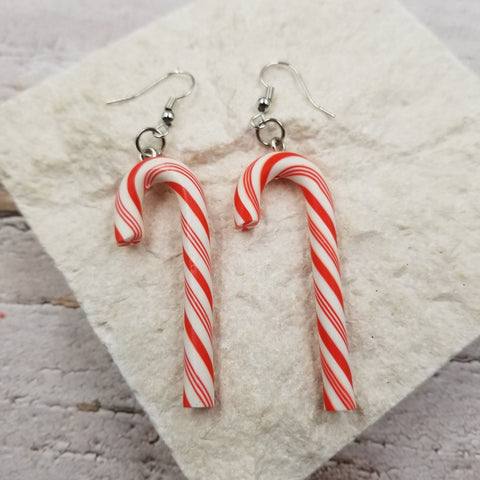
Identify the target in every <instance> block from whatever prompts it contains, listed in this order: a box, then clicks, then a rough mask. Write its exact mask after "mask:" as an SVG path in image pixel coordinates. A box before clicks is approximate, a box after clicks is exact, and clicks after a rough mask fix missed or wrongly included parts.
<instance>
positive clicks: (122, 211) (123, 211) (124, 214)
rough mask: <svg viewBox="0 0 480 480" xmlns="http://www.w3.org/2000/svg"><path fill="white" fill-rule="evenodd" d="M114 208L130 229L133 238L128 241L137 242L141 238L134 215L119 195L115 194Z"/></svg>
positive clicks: (140, 230)
mask: <svg viewBox="0 0 480 480" xmlns="http://www.w3.org/2000/svg"><path fill="white" fill-rule="evenodd" d="M115 208H116V209H117V213H118V215H119V216H120V218H121V219H122V220H123V221H124V222H125V224H126V225H127V226H128V227H129V228H130V230H131V231H132V234H133V238H132V240H130V242H128V243H138V242H139V241H140V239H141V238H142V229H141V227H140V225H139V223H138V221H137V220H136V219H135V217H134V216H133V215H132V214H131V213H130V211H129V210H128V209H127V208H126V207H125V205H124V203H123V201H122V198H121V196H120V195H117V198H116V200H115ZM140 216H141V214H140Z"/></svg>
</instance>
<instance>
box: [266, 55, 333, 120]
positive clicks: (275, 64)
mask: <svg viewBox="0 0 480 480" xmlns="http://www.w3.org/2000/svg"><path fill="white" fill-rule="evenodd" d="M272 67H285V68H287V69H288V70H290V71H291V72H292V73H293V74H294V76H295V79H296V80H297V83H298V85H299V87H300V88H301V89H302V91H303V93H304V95H305V97H307V99H308V101H309V102H310V103H311V104H312V105H313V107H314V108H316V109H317V110H320V111H321V112H323V113H325V114H326V115H328V116H329V117H332V118H334V117H335V114H334V113H332V112H329V111H328V110H327V109H326V108H324V107H322V106H321V105H319V104H318V103H317V102H315V100H314V99H313V97H312V95H311V94H310V92H309V90H308V88H307V85H306V84H305V81H304V80H303V78H302V76H301V75H300V72H299V71H298V70H297V69H296V68H295V67H294V66H293V65H292V64H290V63H288V62H284V61H278V62H272V63H269V64H267V65H265V66H264V67H263V68H262V70H261V71H260V76H259V78H260V82H261V84H262V85H263V86H264V87H266V89H267V90H266V93H265V96H264V97H262V98H260V100H259V110H260V111H262V112H264V111H266V110H267V109H268V107H269V106H270V103H271V101H272V96H273V90H274V89H273V86H272V85H270V84H268V83H267V82H266V81H265V79H264V78H263V77H264V75H265V72H266V71H267V70H268V69H269V68H272ZM260 104H261V105H262V108H263V110H262V109H260Z"/></svg>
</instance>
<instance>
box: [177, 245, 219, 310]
mask: <svg viewBox="0 0 480 480" xmlns="http://www.w3.org/2000/svg"><path fill="white" fill-rule="evenodd" d="M183 260H184V261H185V265H186V266H187V268H188V270H189V271H190V273H191V274H192V275H193V278H194V279H195V280H196V281H197V283H198V284H199V285H200V287H201V288H202V290H203V292H204V293H205V295H206V296H207V298H208V303H209V304H210V307H212V306H213V300H212V292H211V290H210V285H209V284H208V282H207V281H206V280H205V277H204V276H203V275H202V272H201V271H200V270H199V269H198V268H197V266H196V265H195V264H194V263H193V261H192V259H191V258H190V257H189V256H188V253H187V252H186V251H185V249H183Z"/></svg>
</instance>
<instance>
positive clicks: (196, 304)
mask: <svg viewBox="0 0 480 480" xmlns="http://www.w3.org/2000/svg"><path fill="white" fill-rule="evenodd" d="M185 295H186V297H187V300H188V301H189V303H190V306H191V307H192V308H193V310H194V312H195V314H196V315H197V317H198V319H199V320H200V322H202V325H203V328H204V329H205V331H206V332H207V334H208V337H209V338H210V341H212V323H211V322H210V317H209V315H208V314H207V312H205V309H204V308H203V305H202V304H201V302H200V301H199V300H198V298H197V296H196V295H195V293H194V292H193V290H192V288H191V287H190V285H189V284H188V282H187V281H186V280H185Z"/></svg>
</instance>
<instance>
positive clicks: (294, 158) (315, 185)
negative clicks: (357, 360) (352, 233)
mask: <svg viewBox="0 0 480 480" xmlns="http://www.w3.org/2000/svg"><path fill="white" fill-rule="evenodd" d="M278 178H288V179H289V180H292V181H293V182H295V183H296V184H297V185H299V186H300V188H301V189H302V191H303V195H304V197H305V201H306V204H307V214H308V227H309V232H310V251H311V256H312V264H313V283H314V290H315V301H316V302H315V303H316V312H317V328H318V334H319V340H320V358H321V365H322V372H323V394H324V395H323V399H324V405H325V409H326V410H352V409H354V408H355V400H354V394H353V385H352V375H351V372H350V365H349V359H348V343H347V333H346V330H345V314H344V310H343V298H342V291H341V284H340V268H339V263H338V254H337V235H336V231H335V221H334V209H333V203H332V199H331V196H330V192H329V190H328V187H327V184H326V183H325V180H324V179H323V177H322V175H321V174H320V172H319V170H318V168H317V166H316V165H314V164H313V163H312V162H310V161H308V160H307V159H305V158H304V157H302V156H300V155H297V154H295V153H289V152H274V153H269V154H268V155H265V156H263V157H261V158H259V159H257V160H255V161H254V162H253V163H251V164H250V165H249V166H248V167H247V169H246V170H245V172H244V174H243V176H242V177H241V179H240V181H239V182H238V186H237V189H236V191H235V226H236V228H238V229H240V230H248V229H250V228H252V227H254V226H255V225H257V223H258V221H259V218H260V197H261V194H262V192H263V189H264V188H265V186H266V185H267V183H268V182H270V181H271V180H275V179H278Z"/></svg>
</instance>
